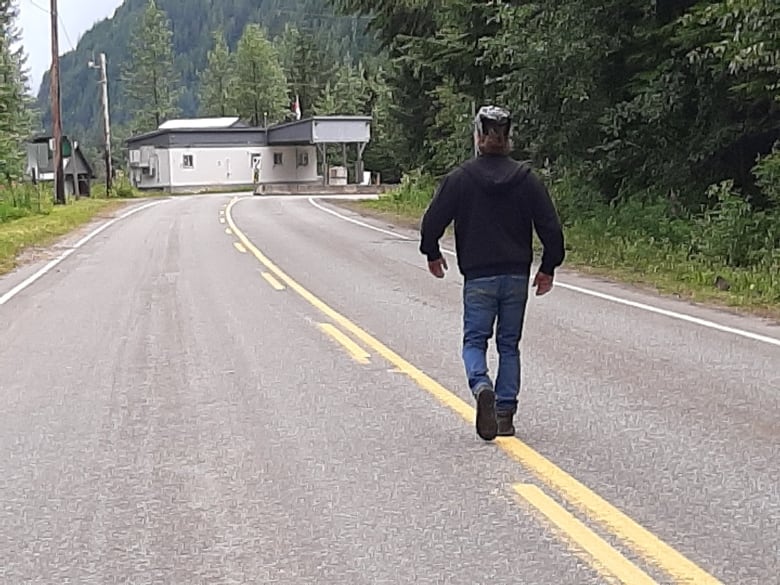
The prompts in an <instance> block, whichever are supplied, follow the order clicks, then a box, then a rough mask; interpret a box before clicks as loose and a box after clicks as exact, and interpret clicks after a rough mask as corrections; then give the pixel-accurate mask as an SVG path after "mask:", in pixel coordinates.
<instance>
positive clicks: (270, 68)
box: [228, 24, 289, 125]
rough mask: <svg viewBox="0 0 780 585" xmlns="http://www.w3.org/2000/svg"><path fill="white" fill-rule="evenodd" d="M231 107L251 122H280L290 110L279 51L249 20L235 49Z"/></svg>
mask: <svg viewBox="0 0 780 585" xmlns="http://www.w3.org/2000/svg"><path fill="white" fill-rule="evenodd" d="M235 72H236V76H235V79H234V80H233V83H232V86H231V95H230V99H229V100H228V103H229V107H230V108H231V109H232V110H233V111H234V112H236V113H237V114H238V115H239V116H241V117H242V118H244V119H245V120H247V121H248V122H249V123H250V124H252V125H261V124H264V121H265V120H266V116H267V121H268V123H272V122H277V121H279V120H281V119H282V118H283V117H284V114H285V112H286V111H287V110H288V107H287V106H288V103H289V100H288V96H287V89H286V88H287V78H286V77H285V75H284V70H283V69H282V67H281V65H280V63H279V56H278V53H277V51H276V49H275V47H274V46H273V44H272V43H271V41H270V40H269V39H268V37H267V33H266V31H265V30H264V29H263V28H262V27H261V26H260V25H257V24H249V25H247V27H246V28H245V29H244V34H243V35H242V36H241V39H240V40H239V42H238V47H237V48H236V53H235Z"/></svg>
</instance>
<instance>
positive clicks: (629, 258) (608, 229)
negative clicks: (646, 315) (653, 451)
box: [345, 179, 780, 318]
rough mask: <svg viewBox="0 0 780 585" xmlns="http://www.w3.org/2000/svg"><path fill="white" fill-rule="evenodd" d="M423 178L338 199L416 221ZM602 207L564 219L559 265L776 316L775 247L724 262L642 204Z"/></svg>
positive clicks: (422, 204)
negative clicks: (374, 195) (695, 250)
mask: <svg viewBox="0 0 780 585" xmlns="http://www.w3.org/2000/svg"><path fill="white" fill-rule="evenodd" d="M417 181H419V179H417ZM423 181H424V182H423V184H422V187H421V188H418V187H417V186H416V184H415V181H414V180H413V181H410V182H409V183H408V184H402V185H401V186H400V187H399V188H398V189H396V190H394V191H392V192H390V193H388V194H386V195H384V196H382V197H380V198H379V199H378V200H371V201H360V202H350V203H348V204H345V205H347V206H348V207H351V208H353V209H358V210H361V211H363V212H366V213H370V214H374V215H380V216H382V217H384V218H385V219H389V220H391V221H396V222H400V223H401V224H403V225H406V226H409V227H414V228H417V227H418V226H419V221H420V218H421V216H422V213H423V212H424V211H425V208H426V206H427V205H428V202H429V200H430V197H431V194H432V192H433V188H432V185H431V184H428V182H427V181H425V180H424V179H423ZM607 209H608V208H606V207H604V208H603V209H600V210H599V211H598V212H597V213H595V214H590V215H588V214H583V217H582V218H581V219H579V220H578V221H574V222H572V221H570V222H568V223H567V225H566V227H565V236H566V247H567V257H566V261H565V263H564V267H566V268H572V269H576V270H578V271H580V272H582V273H586V274H591V275H594V276H602V277H606V278H610V279H613V280H618V281H623V282H626V283H630V284H634V285H639V286H642V287H644V288H647V289H650V290H653V291H655V292H659V293H662V294H670V295H674V296H676V297H679V298H683V299H686V300H690V301H694V302H701V303H707V304H710V305H714V306H718V307H721V308H733V309H739V310H742V311H747V312H751V313H754V314H758V315H762V316H767V317H773V318H780V255H778V254H777V252H776V253H775V256H772V254H771V253H769V254H768V256H767V260H766V262H764V263H763V264H762V265H760V266H753V267H747V268H733V267H728V266H725V265H723V264H722V263H717V262H712V261H706V260H702V259H699V258H695V257H689V256H690V254H689V250H688V246H687V245H686V244H687V243H688V242H689V234H690V233H691V232H692V231H693V229H694V228H693V227H692V225H691V224H690V223H688V222H685V221H677V222H666V224H664V222H663V221H660V222H659V220H657V219H656V217H655V216H654V215H653V210H652V209H649V208H648V209H645V210H642V209H637V208H636V207H632V208H630V209H629V208H626V209H625V210H618V211H614V210H613V211H612V212H610V211H607ZM643 224H645V225H643ZM659 231H660V232H663V233H662V234H661V236H655V237H653V236H650V235H648V234H649V233H652V232H656V233H658V232H659ZM450 233H451V232H450ZM536 247H537V252H536V254H537V257H538V254H539V250H540V249H541V248H540V245H539V243H538V241H537V242H536ZM717 277H721V278H722V279H725V281H727V282H728V283H729V285H730V288H729V290H727V291H726V290H721V289H720V288H718V287H716V286H715V281H716V278H717Z"/></svg>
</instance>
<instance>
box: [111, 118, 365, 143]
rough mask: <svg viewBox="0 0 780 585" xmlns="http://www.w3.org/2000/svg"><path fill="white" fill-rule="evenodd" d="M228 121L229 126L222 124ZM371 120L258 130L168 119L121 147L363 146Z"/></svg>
mask: <svg viewBox="0 0 780 585" xmlns="http://www.w3.org/2000/svg"><path fill="white" fill-rule="evenodd" d="M220 120H221V122H220ZM231 121H232V125H226V124H231ZM371 121H372V118H371V116H313V117H310V118H304V119H302V120H294V121H292V122H285V123H281V124H275V125H272V126H269V127H268V128H262V127H250V126H247V125H246V124H243V123H242V122H241V121H240V120H239V119H238V118H195V119H191V120H172V121H171V123H168V122H166V124H162V125H160V127H159V128H157V129H156V130H153V131H151V132H147V133H145V134H140V135H137V136H132V137H130V138H128V139H127V140H126V141H125V144H126V145H127V146H128V147H130V148H133V147H134V146H135V147H137V146H141V145H147V146H156V147H160V148H166V147H171V146H174V145H177V146H180V147H181V146H185V147H188V148H193V147H198V146H217V145H227V144H236V145H245V144H247V141H248V140H249V141H252V143H253V144H255V145H257V146H266V145H271V146H273V145H285V144H287V145H292V144H340V143H363V144H365V143H367V142H369V140H370V136H371ZM220 124H221V125H220Z"/></svg>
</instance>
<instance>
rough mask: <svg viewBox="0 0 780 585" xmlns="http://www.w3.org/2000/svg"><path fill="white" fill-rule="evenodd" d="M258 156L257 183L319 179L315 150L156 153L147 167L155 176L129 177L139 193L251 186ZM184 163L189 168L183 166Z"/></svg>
mask: <svg viewBox="0 0 780 585" xmlns="http://www.w3.org/2000/svg"><path fill="white" fill-rule="evenodd" d="M257 156H259V157H260V164H259V171H260V172H259V182H260V183H297V182H310V181H316V180H317V179H318V175H317V148H316V147H315V146H279V147H276V146H256V147H252V146H241V147H210V148H171V149H156V150H155V151H154V152H153V153H152V154H151V156H150V157H149V164H150V166H151V168H154V169H155V173H154V176H149V175H148V174H143V173H142V171H141V169H139V168H133V169H132V170H131V173H132V174H133V177H134V179H135V183H136V185H137V186H138V187H139V188H140V189H171V188H173V189H186V188H189V187H192V188H197V187H218V186H230V185H236V186H238V185H252V184H253V183H254V171H253V167H252V160H253V158H254V157H257ZM185 157H187V158H186V160H185ZM279 157H281V164H280V163H279ZM306 158H308V161H307V160H306ZM185 162H186V163H188V164H187V165H185ZM189 163H191V166H189Z"/></svg>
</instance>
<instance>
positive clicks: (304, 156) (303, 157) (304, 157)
mask: <svg viewBox="0 0 780 585" xmlns="http://www.w3.org/2000/svg"><path fill="white" fill-rule="evenodd" d="M298 166H299V167H307V166H309V153H308V152H306V151H304V152H299V153H298Z"/></svg>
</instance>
